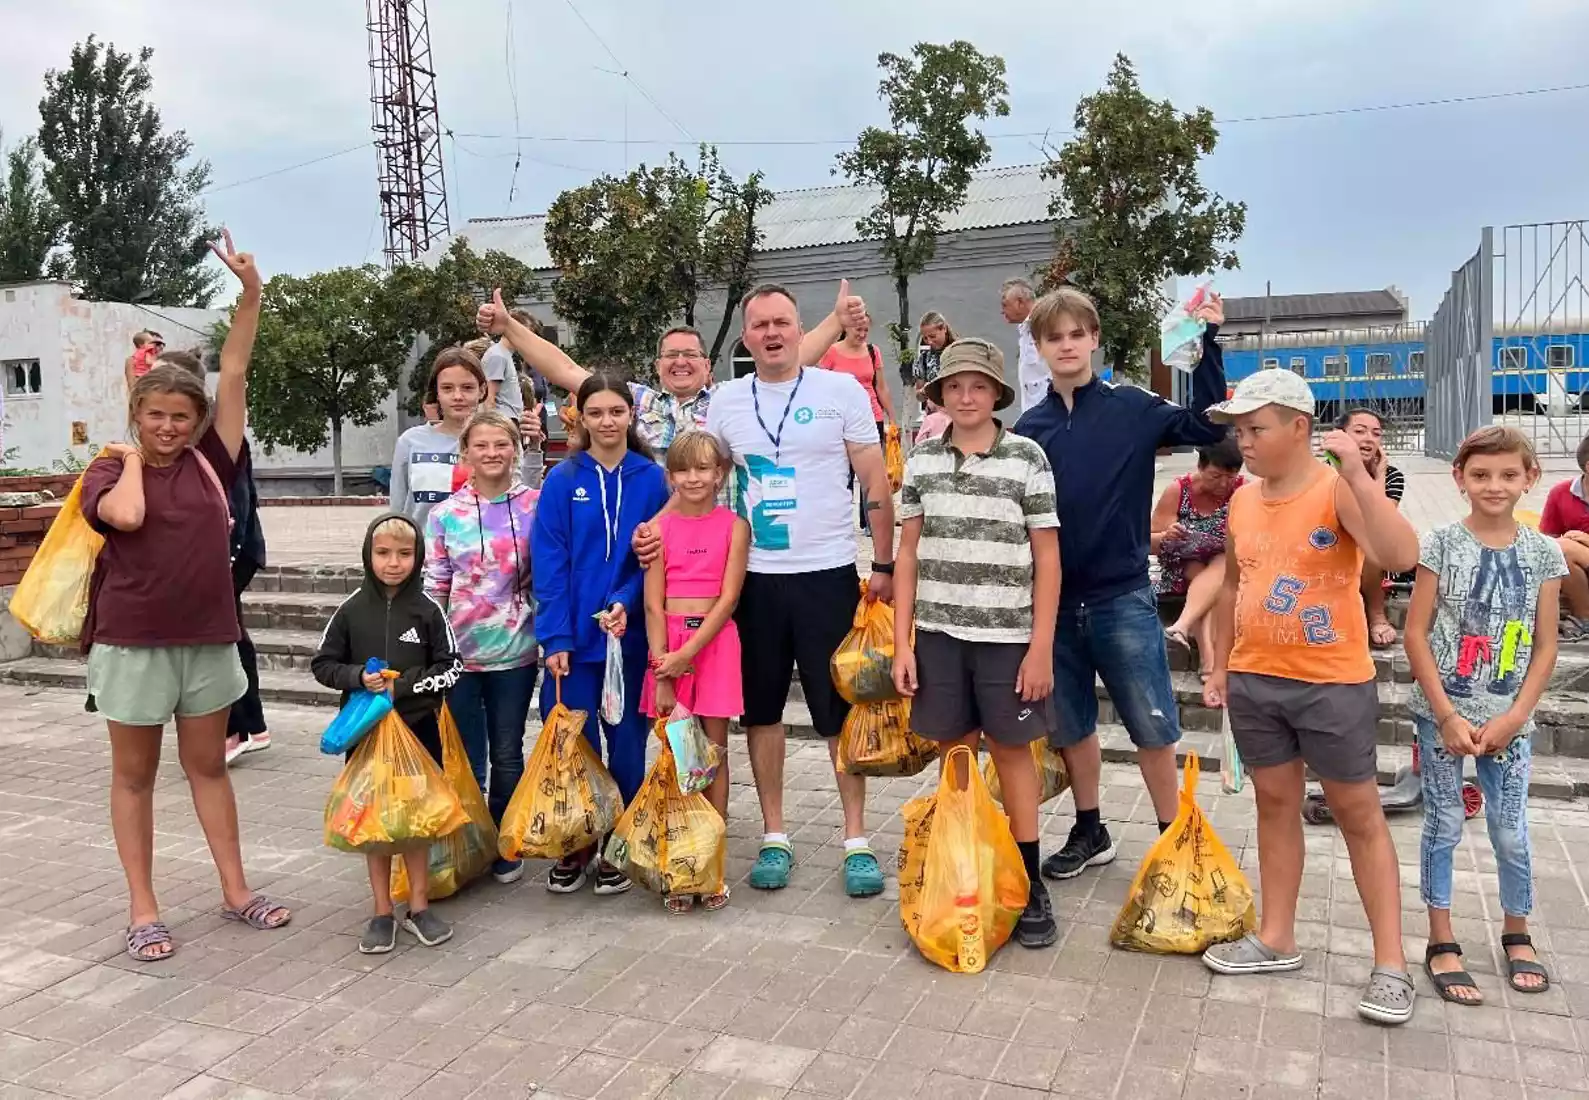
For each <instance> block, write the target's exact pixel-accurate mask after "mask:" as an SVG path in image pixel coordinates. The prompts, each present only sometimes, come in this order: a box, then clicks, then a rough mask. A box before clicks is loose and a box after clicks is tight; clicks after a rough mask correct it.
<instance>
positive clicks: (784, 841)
mask: <svg viewBox="0 0 1589 1100" xmlns="http://www.w3.org/2000/svg"><path fill="white" fill-rule="evenodd" d="M761 842H762V843H763V844H781V845H783V846H784V847H785V848H787V847H789V834H788V833H766V834H764V835H763V836H762V838H761Z"/></svg>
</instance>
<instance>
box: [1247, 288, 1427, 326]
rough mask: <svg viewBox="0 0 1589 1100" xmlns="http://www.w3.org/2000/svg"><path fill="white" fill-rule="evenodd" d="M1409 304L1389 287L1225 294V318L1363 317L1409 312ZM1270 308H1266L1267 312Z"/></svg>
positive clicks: (1284, 319)
mask: <svg viewBox="0 0 1589 1100" xmlns="http://www.w3.org/2000/svg"><path fill="white" fill-rule="evenodd" d="M1406 308H1407V307H1406V304H1405V303H1404V302H1403V301H1402V300H1401V298H1400V297H1398V296H1397V295H1396V294H1395V293H1393V292H1392V291H1390V290H1347V291H1339V292H1335V293H1329V294H1276V295H1274V296H1273V297H1270V298H1263V297H1257V298H1226V299H1225V320H1226V321H1227V322H1230V321H1262V320H1263V319H1264V317H1265V316H1267V317H1268V318H1269V320H1271V321H1290V320H1303V319H1309V318H1314V317H1318V318H1328V317H1362V316H1370V315H1379V314H1385V313H1395V314H1401V313H1404V312H1406ZM1266 311H1267V312H1266Z"/></svg>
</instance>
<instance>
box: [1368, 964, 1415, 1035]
mask: <svg viewBox="0 0 1589 1100" xmlns="http://www.w3.org/2000/svg"><path fill="white" fill-rule="evenodd" d="M1415 995H1416V994H1415V993H1414V990H1413V985H1412V977H1411V975H1409V974H1408V973H1407V972H1406V971H1405V970H1392V969H1391V968H1390V967H1388V966H1376V967H1374V969H1373V970H1371V971H1369V974H1368V988H1367V989H1365V990H1364V991H1363V999H1362V1000H1361V1001H1358V1002H1357V1014H1358V1015H1359V1016H1361V1017H1363V1019H1365V1020H1373V1021H1374V1022H1375V1023H1377V1024H1391V1025H1395V1024H1404V1023H1406V1022H1407V1021H1408V1020H1410V1019H1412V1003H1413V998H1414V996H1415Z"/></svg>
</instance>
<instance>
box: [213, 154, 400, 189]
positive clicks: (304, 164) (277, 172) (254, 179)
mask: <svg viewBox="0 0 1589 1100" xmlns="http://www.w3.org/2000/svg"><path fill="white" fill-rule="evenodd" d="M374 144H375V143H374V142H373V141H361V142H359V143H358V144H357V145H349V146H348V147H347V148H346V149H339V150H337V151H336V152H335V153H327V154H325V156H321V157H315V158H314V159H313V160H305V161H300V162H299V163H297V164H289V165H287V167H285V168H274V169H272V170H271V171H269V172H261V173H260V174H259V175H257V176H249V177H248V178H247V179H240V180H232V181H231V182H230V183H221V184H217V185H215V186H214V187H206V188H205V189H204V190H202V191H200V192H199V194H201V195H213V194H214V193H215V192H217V191H229V190H231V189H232V188H233V187H241V186H243V185H244V184H245V183H258V182H259V181H260V180H268V179H270V178H271V177H272V176H281V175H285V174H286V173H288V172H296V171H297V170H298V169H300V168H308V167H309V166H310V165H312V164H321V163H323V162H325V161H328V160H335V159H336V158H337V157H345V156H347V155H348V154H349V153H356V152H358V151H359V150H360V149H368V148H369V147H370V146H372V145H374Z"/></svg>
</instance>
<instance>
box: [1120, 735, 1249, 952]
mask: <svg viewBox="0 0 1589 1100" xmlns="http://www.w3.org/2000/svg"><path fill="white" fill-rule="evenodd" d="M1198 771H1199V768H1198V763H1197V754H1196V753H1191V752H1189V753H1187V754H1186V764H1185V767H1184V769H1183V779H1182V782H1181V806H1180V809H1179V810H1177V811H1176V814H1175V821H1174V822H1173V823H1172V824H1171V825H1170V827H1169V829H1168V830H1167V831H1166V832H1165V833H1164V834H1163V835H1162V836H1160V837H1159V839H1158V840H1157V841H1155V842H1154V844H1153V847H1151V848H1149V849H1148V854H1147V857H1146V858H1145V859H1143V861H1142V867H1141V868H1140V869H1139V870H1138V871H1137V877H1136V878H1135V879H1133V880H1132V882H1131V892H1130V893H1129V894H1128V895H1127V896H1126V904H1125V907H1124V908H1123V909H1121V910H1120V915H1119V916H1118V917H1116V918H1115V923H1114V929H1113V930H1112V931H1111V932H1110V934H1109V942H1110V943H1112V944H1114V945H1115V946H1116V947H1123V948H1126V949H1127V950H1130V951H1151V952H1154V953H1156V954H1161V955H1193V954H1198V953H1200V952H1202V951H1204V950H1206V949H1207V948H1208V947H1209V946H1210V945H1211V944H1216V943H1225V942H1227V941H1229V940H1239V939H1241V937H1243V936H1245V935H1246V934H1247V933H1248V932H1251V931H1252V930H1253V929H1254V928H1256V927H1257V923H1258V921H1257V913H1256V911H1255V909H1254V907H1253V900H1252V887H1251V886H1249V885H1248V884H1247V877H1246V876H1245V875H1243V874H1242V873H1241V868H1240V867H1238V866H1237V865H1236V861H1235V859H1233V858H1232V857H1231V854H1230V852H1229V851H1228V850H1227V849H1226V848H1225V845H1224V844H1222V843H1220V840H1219V837H1218V836H1217V835H1216V834H1215V833H1214V828H1213V826H1211V825H1210V824H1209V823H1208V819H1207V818H1205V817H1204V816H1203V811H1202V810H1201V809H1200V808H1199V807H1198V805H1197V776H1198Z"/></svg>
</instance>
